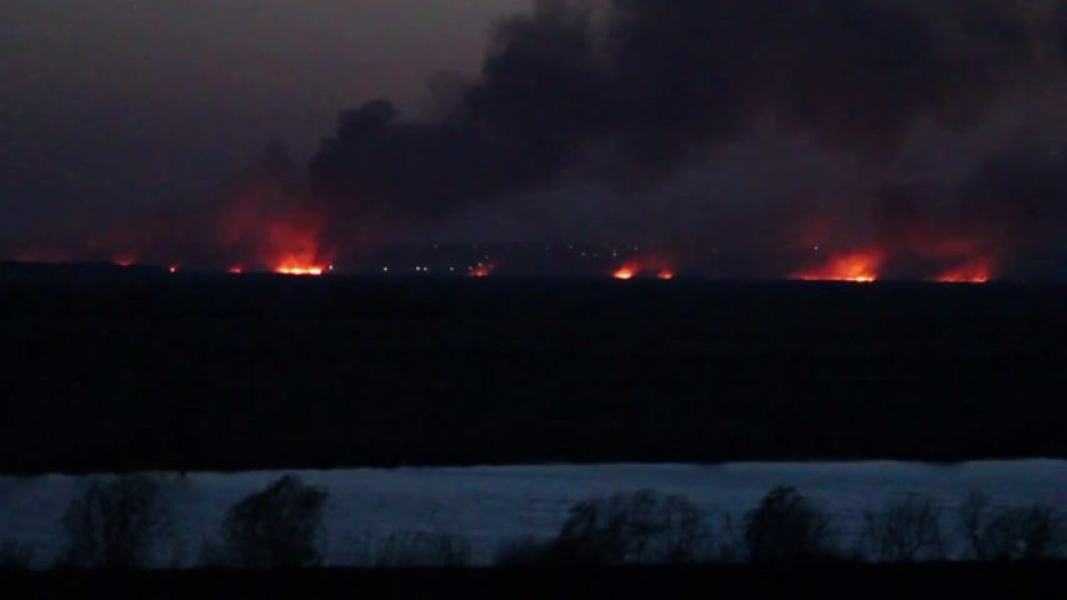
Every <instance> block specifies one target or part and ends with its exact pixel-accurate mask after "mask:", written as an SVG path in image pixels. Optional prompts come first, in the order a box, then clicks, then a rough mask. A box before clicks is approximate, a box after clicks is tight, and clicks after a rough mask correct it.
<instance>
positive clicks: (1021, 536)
mask: <svg viewBox="0 0 1067 600" xmlns="http://www.w3.org/2000/svg"><path fill="white" fill-rule="evenodd" d="M958 516H959V525H960V529H961V530H962V531H963V537H964V539H965V541H966V543H967V550H968V557H969V558H973V559H977V560H1047V559H1051V558H1056V557H1058V556H1060V555H1061V553H1062V552H1063V549H1064V547H1065V544H1067V530H1065V521H1064V515H1063V513H1062V512H1061V511H1059V510H1057V509H1055V508H1054V507H1051V506H1044V505H1040V504H1034V505H1031V506H1029V507H1013V508H995V507H993V506H992V505H991V503H990V500H989V497H988V496H986V495H985V494H982V493H980V492H973V493H971V494H970V495H968V497H967V499H966V500H965V501H964V502H963V504H961V505H960V509H959V515H958Z"/></svg>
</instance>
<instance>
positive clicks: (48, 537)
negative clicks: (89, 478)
mask: <svg viewBox="0 0 1067 600" xmlns="http://www.w3.org/2000/svg"><path fill="white" fill-rule="evenodd" d="M292 473H294V474H297V475H299V476H300V477H301V478H302V479H303V480H304V481H305V482H308V483H313V484H316V485H320V486H323V487H325V488H326V489H327V490H328V491H329V493H330V497H329V500H328V502H327V505H326V529H327V531H328V532H329V541H328V547H327V553H326V554H327V562H328V563H329V564H338V565H340V564H353V563H358V562H359V560H360V556H361V555H360V551H359V548H360V540H361V539H366V537H367V536H370V537H371V538H374V537H376V536H385V535H388V534H390V533H394V532H398V531H431V532H444V533H454V534H459V535H463V536H466V537H468V538H469V539H470V540H471V542H472V543H473V547H474V558H475V560H476V561H486V560H488V559H489V557H490V556H491V553H492V550H493V548H494V546H495V544H496V543H497V542H499V541H500V540H504V539H507V538H512V537H516V536H526V535H532V536H538V537H542V536H543V537H548V536H551V535H553V534H554V533H555V532H556V530H557V529H558V527H559V525H560V524H561V523H562V522H563V520H564V518H565V517H566V512H567V509H568V508H569V507H570V506H571V505H573V504H574V503H575V502H577V501H580V500H583V499H586V498H588V497H590V496H593V495H596V494H611V493H615V492H627V491H636V490H639V489H652V490H656V491H658V492H662V493H674V494H682V495H685V496H687V497H688V498H689V499H691V500H692V501H694V502H695V503H697V504H698V505H699V506H701V507H702V508H705V509H707V510H708V511H710V513H711V516H712V518H713V519H714V522H716V523H717V522H718V518H719V517H720V516H721V515H723V514H727V513H728V514H731V515H734V516H735V518H736V517H740V516H741V515H743V513H744V512H745V511H747V510H748V509H749V508H751V507H752V506H754V505H755V504H756V503H757V502H758V501H759V500H760V498H761V497H762V496H763V495H764V494H766V493H767V491H769V490H770V489H771V488H772V487H774V486H776V485H779V484H785V485H792V486H795V487H797V488H798V489H799V490H800V492H801V493H803V494H805V495H807V496H809V497H810V498H812V499H813V500H814V501H815V502H817V503H818V504H819V505H820V506H821V507H822V508H824V509H826V510H827V511H829V512H830V513H832V514H833V515H834V518H835V525H836V526H837V527H838V528H839V529H840V530H841V531H842V532H843V533H844V534H845V535H846V536H847V535H852V534H854V532H855V530H856V528H857V526H858V525H859V519H861V515H862V511H863V510H864V509H867V508H875V509H877V508H879V507H880V506H881V505H882V504H883V503H884V502H885V501H887V500H892V499H894V498H899V497H903V496H905V495H907V494H913V493H914V494H921V495H924V496H929V497H931V498H933V499H934V500H935V501H936V502H937V503H938V504H939V505H941V506H942V507H944V508H945V509H946V511H948V512H947V513H946V515H945V519H946V522H945V523H944V524H945V525H946V526H947V527H948V528H949V531H951V527H952V525H953V522H951V519H952V518H953V517H954V514H953V513H952V511H953V510H954V508H955V507H956V505H957V504H958V503H959V502H960V501H961V500H963V499H964V497H965V496H966V495H967V494H968V493H969V492H971V491H982V492H985V493H987V494H989V495H990V496H991V497H992V499H993V502H994V503H995V504H996V505H1000V506H1017V505H1024V504H1031V503H1034V502H1041V503H1046V504H1050V505H1052V506H1057V507H1060V508H1063V507H1067V461H1064V460H1022V461H993V462H970V463H961V464H954V465H937V464H924V463H906V462H849V463H727V464H722V465H684V464H650V465H583V466H568V465H558V466H557V465H545V466H522V467H472V468H403V469H351V470H336V471H292ZM282 474H283V472H276V471H264V472H249V473H237V474H217V473H194V474H188V475H187V476H186V477H184V478H178V477H176V476H170V477H167V478H166V479H165V484H164V486H165V492H164V493H165V496H166V498H167V499H168V501H169V502H170V503H171V506H172V508H173V512H174V514H175V518H176V521H177V530H178V540H177V542H176V545H175V547H174V548H173V550H172V554H174V556H175V558H176V560H177V561H178V562H179V563H181V564H186V565H188V564H192V563H193V562H194V561H195V560H196V558H197V553H198V551H199V548H200V546H201V543H202V541H203V540H204V539H206V538H208V537H210V536H211V535H212V534H213V533H214V531H215V530H216V529H217V527H218V524H219V522H220V520H221V518H222V515H223V513H224V512H225V510H226V509H227V508H228V507H229V506H230V505H232V504H233V503H235V502H237V501H238V500H239V499H241V498H242V497H243V496H244V495H246V494H248V493H250V492H253V491H256V490H259V489H262V488H263V487H265V486H266V485H267V484H268V483H270V482H271V481H273V480H275V479H276V478H278V477H279V476H281V475H282ZM75 481H76V479H75V478H72V477H68V476H62V475H47V476H40V477H32V478H22V477H8V476H3V477H0V540H11V539H15V540H19V541H22V542H26V543H29V544H31V545H33V546H34V548H35V550H36V554H37V556H38V560H39V561H42V562H46V561H48V560H50V558H51V557H53V556H54V555H55V553H56V552H58V550H59V548H60V547H61V545H62V542H63V532H62V529H61V527H60V525H59V518H60V515H61V514H62V513H63V510H64V509H65V507H66V505H67V502H68V501H69V499H70V495H71V492H72V490H73V489H74V484H75ZM846 540H847V537H846Z"/></svg>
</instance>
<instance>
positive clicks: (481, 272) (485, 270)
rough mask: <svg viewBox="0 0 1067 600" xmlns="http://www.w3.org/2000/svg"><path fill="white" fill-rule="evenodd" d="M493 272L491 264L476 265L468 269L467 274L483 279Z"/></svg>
mask: <svg viewBox="0 0 1067 600" xmlns="http://www.w3.org/2000/svg"><path fill="white" fill-rule="evenodd" d="M492 274H493V265H482V264H480V265H478V266H476V267H474V268H473V269H471V270H470V272H469V275H470V276H471V277H475V278H477V279H485V278H486V277H489V276H490V275H492Z"/></svg>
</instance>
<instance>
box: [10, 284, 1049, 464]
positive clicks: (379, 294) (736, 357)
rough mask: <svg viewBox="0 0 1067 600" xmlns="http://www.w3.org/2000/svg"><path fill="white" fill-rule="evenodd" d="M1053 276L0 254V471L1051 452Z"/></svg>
mask: <svg viewBox="0 0 1067 600" xmlns="http://www.w3.org/2000/svg"><path fill="white" fill-rule="evenodd" d="M1065 340H1067V287H1050V286H1026V285H988V286H966V285H964V286H958V285H957V286H954V285H936V284H921V285H913V284H875V285H826V284H802V283H725V282H700V281H684V280H676V281H669V282H661V281H647V282H639V281H634V282H616V281H564V280H555V281H550V280H538V281H532V280H508V279H497V280H493V279H489V280H485V281H475V280H466V279H453V280H435V279H430V278H423V279H406V280H404V279H377V280H375V279H347V278H340V277H324V278H316V279H308V280H304V279H286V278H276V277H268V276H208V275H196V274H181V273H179V274H178V275H168V274H166V273H159V272H153V271H139V270H136V269H132V270H113V269H75V268H53V269H45V268H35V269H27V268H24V267H22V268H13V267H6V268H5V267H0V369H2V370H0V472H8V473H13V472H18V473H33V472H42V471H56V470H61V471H100V470H115V469H143V468H168V469H169V468H175V469H184V470H194V469H252V468H291V467H302V468H310V467H333V466H359V465H397V464H426V465H431V464H471V463H477V464H485V463H529V462H553V461H575V462H598V461H698V462H715V461H724V460H743V459H768V460H783V459H862V458H901V459H922V460H946V461H952V460H961V459H973V458H990V457H1005V458H1006V457H1030V456H1055V457H1065V456H1067V433H1065V432H1067V403H1065V402H1064V390H1065V389H1067V358H1065V357H1067V350H1065V348H1064V344H1065Z"/></svg>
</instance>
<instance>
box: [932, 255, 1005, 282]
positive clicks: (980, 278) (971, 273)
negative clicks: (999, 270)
mask: <svg viewBox="0 0 1067 600" xmlns="http://www.w3.org/2000/svg"><path fill="white" fill-rule="evenodd" d="M991 277H992V269H991V268H990V266H989V263H988V262H987V261H985V260H976V261H974V262H970V263H967V264H964V265H961V266H959V267H956V268H955V269H952V270H949V271H946V272H944V273H942V274H941V275H938V276H937V278H936V279H935V281H938V282H940V283H988V282H989V280H990V279H991Z"/></svg>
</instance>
